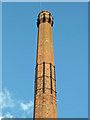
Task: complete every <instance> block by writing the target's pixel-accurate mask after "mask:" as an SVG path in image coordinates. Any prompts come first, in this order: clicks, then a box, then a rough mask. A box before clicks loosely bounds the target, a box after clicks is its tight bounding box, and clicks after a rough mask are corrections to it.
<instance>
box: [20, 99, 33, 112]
mask: <svg viewBox="0 0 90 120" xmlns="http://www.w3.org/2000/svg"><path fill="white" fill-rule="evenodd" d="M20 106H21V108H22V110H24V111H28V110H30V109H31V107H32V106H33V102H32V101H29V103H27V104H25V103H22V102H20Z"/></svg>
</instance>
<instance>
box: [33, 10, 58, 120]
mask: <svg viewBox="0 0 90 120" xmlns="http://www.w3.org/2000/svg"><path fill="white" fill-rule="evenodd" d="M44 13H45V18H46V19H45V22H43V14H44ZM49 17H50V18H51V21H50V22H48V20H49ZM38 19H40V22H41V23H39V24H38V45H37V60H36V65H37V67H36V74H35V95H34V119H35V118H57V102H56V93H55V91H56V86H55V69H54V51H53V38H52V21H53V18H52V16H51V14H50V13H49V12H48V11H43V12H41V13H40V14H39V17H38ZM43 62H45V76H43V69H44V68H43ZM50 63H51V69H52V70H51V71H52V94H51V77H50V75H51V74H50ZM36 78H37V79H36ZM43 79H44V93H43ZM36 91H37V93H36Z"/></svg>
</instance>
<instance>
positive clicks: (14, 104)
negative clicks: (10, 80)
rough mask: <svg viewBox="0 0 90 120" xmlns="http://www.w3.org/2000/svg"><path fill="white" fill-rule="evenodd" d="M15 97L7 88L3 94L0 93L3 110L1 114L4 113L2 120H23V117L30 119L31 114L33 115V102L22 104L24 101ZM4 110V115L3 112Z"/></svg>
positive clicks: (1, 115) (0, 107)
mask: <svg viewBox="0 0 90 120" xmlns="http://www.w3.org/2000/svg"><path fill="white" fill-rule="evenodd" d="M13 97H14V95H13ZM13 97H12V94H11V92H10V91H9V90H8V89H7V88H5V89H4V90H3V92H0V109H1V111H0V113H2V114H0V120H1V119H2V118H14V117H18V118H21V117H23V116H25V117H28V116H30V113H32V109H33V101H29V102H27V103H25V102H21V101H23V100H19V99H17V98H16V97H15V99H14V98H13ZM7 108H8V109H7ZM2 109H3V111H4V113H3V112H2ZM7 110H8V111H7ZM12 111H13V112H12ZM14 111H17V112H14ZM12 113H13V114H12ZM17 113H19V114H17ZM22 113H23V114H22ZM3 120H4V119H3Z"/></svg>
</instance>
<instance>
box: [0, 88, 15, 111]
mask: <svg viewBox="0 0 90 120" xmlns="http://www.w3.org/2000/svg"><path fill="white" fill-rule="evenodd" d="M14 105H15V104H14V100H13V99H12V97H11V94H10V92H9V90H8V89H6V88H5V89H4V91H3V92H2V93H0V106H1V108H2V109H3V108H7V107H14Z"/></svg>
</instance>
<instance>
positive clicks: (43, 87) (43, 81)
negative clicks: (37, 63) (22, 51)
mask: <svg viewBox="0 0 90 120" xmlns="http://www.w3.org/2000/svg"><path fill="white" fill-rule="evenodd" d="M44 92H45V62H43V93H44Z"/></svg>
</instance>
